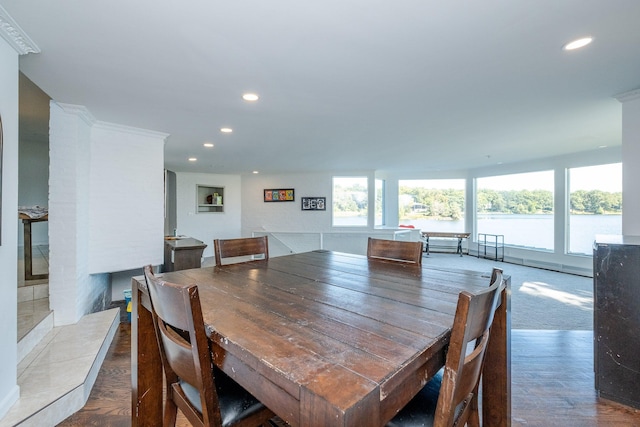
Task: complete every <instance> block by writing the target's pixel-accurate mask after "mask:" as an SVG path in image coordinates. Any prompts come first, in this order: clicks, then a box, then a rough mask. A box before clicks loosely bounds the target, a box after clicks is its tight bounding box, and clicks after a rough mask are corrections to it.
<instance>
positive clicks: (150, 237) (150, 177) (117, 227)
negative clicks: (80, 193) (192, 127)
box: [88, 122, 167, 274]
mask: <svg viewBox="0 0 640 427" xmlns="http://www.w3.org/2000/svg"><path fill="white" fill-rule="evenodd" d="M166 136H167V135H166V134H160V133H156V132H150V131H146V130H140V129H136V128H130V127H125V126H120V125H114V124H108V123H103V122H98V123H96V124H95V125H93V127H92V129H91V158H90V164H91V168H90V189H89V193H88V196H89V273H90V274H96V273H107V272H114V271H122V270H129V269H134V268H140V267H141V266H143V265H146V264H156V263H159V262H161V261H162V258H163V242H164V240H163V231H164V139H165V137H166Z"/></svg>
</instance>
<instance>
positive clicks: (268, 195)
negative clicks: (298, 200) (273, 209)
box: [264, 188, 295, 202]
mask: <svg viewBox="0 0 640 427" xmlns="http://www.w3.org/2000/svg"><path fill="white" fill-rule="evenodd" d="M294 200H295V195H294V190H293V188H275V189H268V190H264V201H265V202H293V201H294Z"/></svg>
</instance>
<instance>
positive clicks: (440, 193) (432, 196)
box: [400, 187, 622, 220]
mask: <svg viewBox="0 0 640 427" xmlns="http://www.w3.org/2000/svg"><path fill="white" fill-rule="evenodd" d="M400 194H403V195H409V196H411V197H412V198H413V203H405V204H401V206H400V218H404V219H408V218H418V217H435V218H451V219H454V220H456V219H460V218H462V215H463V212H464V190H454V189H427V188H413V187H400ZM477 207H478V213H503V214H551V213H553V192H551V191H547V190H504V191H497V190H488V189H482V190H478V193H477ZM570 213H571V214H594V215H602V214H621V213H622V193H620V192H617V193H610V192H606V191H600V190H589V191H586V190H579V191H574V192H573V193H571V194H570Z"/></svg>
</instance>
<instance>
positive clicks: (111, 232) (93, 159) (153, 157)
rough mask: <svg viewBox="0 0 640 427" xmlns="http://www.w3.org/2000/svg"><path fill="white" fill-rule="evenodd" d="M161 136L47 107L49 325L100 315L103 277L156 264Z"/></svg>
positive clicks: (105, 290)
mask: <svg viewBox="0 0 640 427" xmlns="http://www.w3.org/2000/svg"><path fill="white" fill-rule="evenodd" d="M166 136H167V135H166V134H161V133H157V132H152V131H147V130H142V129H137V128H130V127H126V126H120V125H115V124H109V123H104V122H96V121H95V119H94V118H93V117H92V116H91V114H90V113H89V111H88V110H87V109H86V108H84V107H82V106H73V105H64V104H58V103H55V102H52V103H51V115H50V137H49V139H50V141H49V144H50V165H49V168H50V171H49V302H50V306H51V309H52V310H53V311H54V313H55V314H54V319H55V324H56V325H64V324H70V323H76V322H77V321H78V320H79V319H80V318H81V317H82V316H83V315H85V314H87V313H91V312H94V311H98V310H102V309H104V308H105V307H106V306H107V305H108V304H109V302H110V301H111V289H110V273H112V272H117V271H123V270H130V269H132V268H141V267H142V266H143V265H145V264H154V265H157V264H160V263H162V258H163V234H164V233H163V232H164V191H163V190H164V187H163V177H164V173H163V166H164V139H165V138H166Z"/></svg>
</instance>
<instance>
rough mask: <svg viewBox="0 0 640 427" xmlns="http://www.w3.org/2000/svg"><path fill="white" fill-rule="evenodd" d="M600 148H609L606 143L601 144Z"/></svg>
mask: <svg viewBox="0 0 640 427" xmlns="http://www.w3.org/2000/svg"><path fill="white" fill-rule="evenodd" d="M598 148H607V146H606V145H599V146H598Z"/></svg>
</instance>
